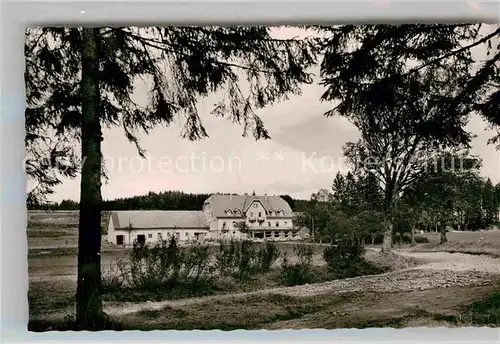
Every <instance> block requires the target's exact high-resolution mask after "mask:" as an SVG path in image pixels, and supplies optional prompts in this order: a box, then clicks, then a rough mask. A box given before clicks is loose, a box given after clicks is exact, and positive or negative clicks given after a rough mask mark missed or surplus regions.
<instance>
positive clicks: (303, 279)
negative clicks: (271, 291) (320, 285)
mask: <svg viewBox="0 0 500 344" xmlns="http://www.w3.org/2000/svg"><path fill="white" fill-rule="evenodd" d="M293 252H294V254H295V255H296V256H297V258H298V262H297V263H296V264H292V263H291V262H290V260H289V258H288V256H287V254H286V252H285V254H284V255H283V261H282V263H281V268H282V273H281V282H282V283H283V284H285V285H288V286H293V285H301V284H307V283H313V282H314V280H315V276H314V273H313V271H312V264H311V263H312V258H313V254H314V248H313V246H310V245H304V244H298V245H296V246H295V247H294V248H293Z"/></svg>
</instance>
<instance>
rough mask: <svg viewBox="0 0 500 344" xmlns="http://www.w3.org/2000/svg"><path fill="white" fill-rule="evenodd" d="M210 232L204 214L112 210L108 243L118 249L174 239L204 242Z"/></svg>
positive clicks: (193, 212)
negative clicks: (119, 247) (135, 243)
mask: <svg viewBox="0 0 500 344" xmlns="http://www.w3.org/2000/svg"><path fill="white" fill-rule="evenodd" d="M209 229H210V226H209V223H208V221H207V218H206V216H205V214H204V213H203V211H181V210H153V211H151V210H148V211H141V210H134V211H112V212H111V216H110V219H109V225H108V242H109V243H110V244H113V245H118V246H128V245H132V244H133V243H134V242H137V243H143V244H153V243H157V242H161V241H162V240H169V239H170V238H172V236H173V237H175V238H176V239H177V241H178V242H182V241H193V240H197V241H203V240H204V238H205V237H206V236H207V234H208V233H209Z"/></svg>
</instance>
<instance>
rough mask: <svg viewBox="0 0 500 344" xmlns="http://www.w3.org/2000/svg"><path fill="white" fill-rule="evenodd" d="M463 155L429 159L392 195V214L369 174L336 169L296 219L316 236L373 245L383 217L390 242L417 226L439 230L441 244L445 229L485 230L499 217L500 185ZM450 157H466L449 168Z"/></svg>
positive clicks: (412, 233)
mask: <svg viewBox="0 0 500 344" xmlns="http://www.w3.org/2000/svg"><path fill="white" fill-rule="evenodd" d="M466 157H467V158H468V159H467V158H465V157H464V156H463V155H462V156H457V155H453V154H451V153H443V154H441V155H440V156H439V160H438V161H441V162H443V163H444V164H443V165H441V166H439V165H438V166H436V165H435V164H434V161H435V160H434V159H432V161H431V162H430V163H429V164H428V165H426V166H425V167H424V168H423V169H422V170H421V171H420V174H419V175H418V177H416V178H415V180H414V181H413V182H412V183H411V184H410V185H409V187H408V188H406V189H405V190H404V192H402V193H400V194H399V195H397V196H396V197H395V200H394V207H393V208H392V213H386V208H385V205H384V201H385V199H384V192H383V188H382V187H381V185H380V183H379V182H378V181H377V178H376V177H375V175H374V174H373V173H366V174H363V173H352V172H348V173H347V174H345V175H343V174H340V173H338V174H337V175H336V177H335V179H334V181H333V184H332V188H331V190H327V189H321V190H319V191H318V192H317V193H314V194H313V195H312V196H311V203H310V204H309V206H308V207H307V209H306V210H305V211H304V212H303V213H301V214H299V215H298V216H297V218H296V220H295V221H296V222H297V223H298V224H300V225H301V226H305V227H306V228H310V229H311V230H314V234H315V236H316V239H317V240H320V241H330V242H331V241H337V240H348V241H351V242H358V243H360V242H365V241H366V240H371V242H372V243H374V241H375V240H376V238H378V237H380V236H381V235H382V234H383V233H384V230H385V226H386V221H388V218H390V220H389V221H391V225H392V226H393V233H392V235H393V238H391V242H392V243H393V242H394V237H395V235H398V236H399V237H403V236H406V235H407V236H408V237H409V238H410V240H411V242H412V243H415V232H416V231H417V230H424V231H436V232H440V233H441V242H442V243H444V242H446V240H447V238H446V231H447V230H448V229H449V228H455V229H457V230H478V229H486V228H490V227H491V226H493V225H495V224H497V223H498V221H499V218H498V216H499V215H500V183H498V184H497V185H496V186H494V185H493V183H492V182H491V180H490V179H489V178H488V179H483V178H482V177H481V176H480V174H479V170H478V169H474V168H472V167H473V166H478V163H479V161H478V159H477V158H476V157H471V156H466ZM453 159H455V161H459V159H460V161H462V162H463V161H464V160H466V164H464V165H465V166H464V167H463V169H462V170H460V169H451V162H452V161H453ZM446 163H448V164H447V165H446ZM467 163H468V168H467V166H466V165H467ZM446 166H447V167H448V168H446ZM436 167H437V168H436Z"/></svg>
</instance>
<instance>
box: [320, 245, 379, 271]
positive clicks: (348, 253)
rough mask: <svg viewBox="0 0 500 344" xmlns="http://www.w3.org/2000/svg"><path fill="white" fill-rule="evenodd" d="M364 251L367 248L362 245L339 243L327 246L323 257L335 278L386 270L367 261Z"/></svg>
mask: <svg viewBox="0 0 500 344" xmlns="http://www.w3.org/2000/svg"><path fill="white" fill-rule="evenodd" d="M364 253H365V249H364V247H363V246H362V245H346V244H342V243H339V244H337V245H331V246H329V247H327V248H325V250H324V251H323V259H324V260H325V262H326V263H327V266H328V271H329V272H330V273H331V274H333V276H334V278H349V277H356V276H362V275H368V274H376V273H381V272H383V271H384V270H383V269H382V268H379V267H377V266H375V265H372V264H370V263H369V262H367V261H366V260H365V259H364V257H363V256H364Z"/></svg>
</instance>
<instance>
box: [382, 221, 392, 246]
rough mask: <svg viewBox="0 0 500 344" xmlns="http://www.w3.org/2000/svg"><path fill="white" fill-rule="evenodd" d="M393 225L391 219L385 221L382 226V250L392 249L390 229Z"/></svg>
mask: <svg viewBox="0 0 500 344" xmlns="http://www.w3.org/2000/svg"><path fill="white" fill-rule="evenodd" d="M393 227H394V225H393V223H392V221H387V222H386V223H385V228H384V241H383V243H382V251H383V252H389V251H391V249H392V229H393Z"/></svg>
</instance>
